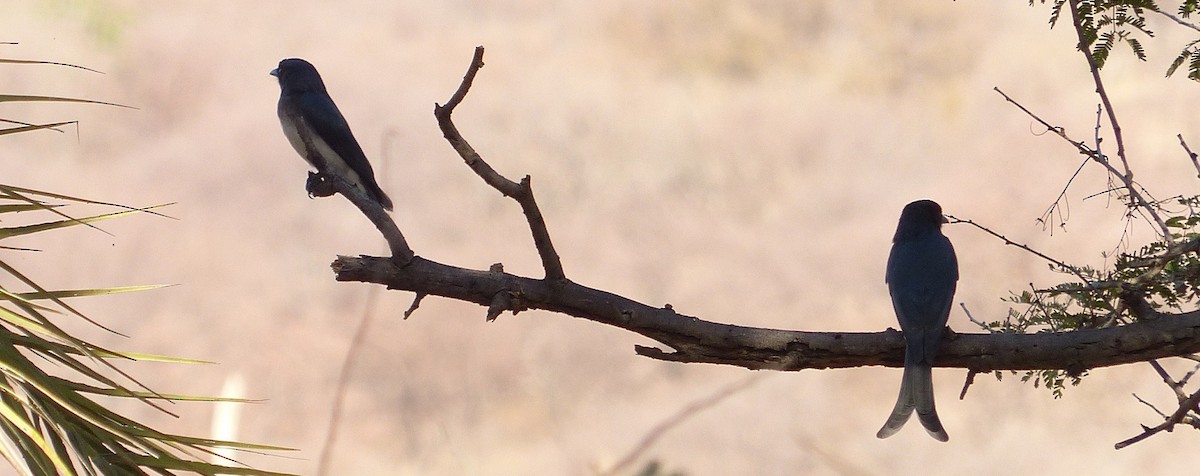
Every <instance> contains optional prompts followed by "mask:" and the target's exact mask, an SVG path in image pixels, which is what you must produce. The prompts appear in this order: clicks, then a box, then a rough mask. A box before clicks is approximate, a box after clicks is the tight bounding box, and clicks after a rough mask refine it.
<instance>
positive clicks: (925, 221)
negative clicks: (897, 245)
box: [892, 200, 947, 242]
mask: <svg viewBox="0 0 1200 476" xmlns="http://www.w3.org/2000/svg"><path fill="white" fill-rule="evenodd" d="M946 222H947V220H946V217H945V216H944V215H942V206H941V205H938V204H937V202H935V201H933V200H917V201H915V202H912V203H909V204H908V205H905V206H904V211H902V212H900V224H899V225H897V226H896V236H895V237H893V238H892V241H893V242H896V241H904V240H908V239H912V238H915V237H917V236H921V235H923V234H926V233H934V232H938V231H939V230H941V229H942V224H943V223H946Z"/></svg>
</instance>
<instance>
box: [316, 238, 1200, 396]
mask: <svg viewBox="0 0 1200 476" xmlns="http://www.w3.org/2000/svg"><path fill="white" fill-rule="evenodd" d="M332 268H333V271H334V273H335V275H336V279H337V280H338V281H354V282H368V283H376V284H382V285H385V286H387V287H388V288H389V289H398V290H405V291H413V292H423V293H426V294H429V295H431V296H441V297H446V298H450V299H455V300H459V301H465V302H473V303H476V304H479V305H480V306H485V307H487V306H491V305H492V303H493V301H494V300H495V299H496V296H497V295H498V294H500V293H505V295H506V296H507V298H508V299H513V300H515V301H517V302H519V303H520V307H519V309H518V310H525V309H539V310H545V311H550V312H555V313H560V314H566V315H569V316H574V317H580V318H583V319H588V320H591V321H595V322H599V323H602V324H608V325H611V326H615V327H619V328H622V329H626V330H629V331H631V332H636V333H638V334H641V335H644V336H646V337H649V338H651V339H654V340H655V341H658V342H661V343H662V344H664V345H666V346H667V347H669V348H670V349H672V350H671V351H664V350H662V349H659V348H655V347H645V346H635V351H636V352H637V353H638V354H640V355H644V356H647V357H651V358H656V359H660V360H667V361H673V362H696V363H711V364H723V365H734V366H739V367H745V368H748V369H774V370H789V371H790V370H801V369H826V368H849V367H861V366H867V365H882V366H887V367H902V366H903V365H904V358H903V356H904V339H903V338H902V337H901V334H900V332H899V331H896V330H887V331H883V332H803V331H789V330H778V329H765V328H756V327H745V326H737V325H731V324H721V323H717V322H710V321H705V320H701V319H698V318H695V317H692V316H687V315H683V314H679V313H678V312H676V310H675V309H671V308H665V307H651V306H648V305H646V304H642V303H639V302H637V301H634V300H631V299H628V298H625V297H622V296H618V295H616V294H612V293H609V292H605V291H601V290H597V289H593V288H589V287H586V286H582V285H579V284H577V283H574V282H571V281H564V282H558V283H553V282H548V281H546V280H541V279H532V278H527V277H522V276H515V275H512V274H509V273H496V272H490V271H483V270H472V269H465V268H459V267H455V266H450V265H445V264H441V263H437V262H433V261H429V260H426V259H424V258H421V257H419V256H418V257H415V258H413V260H412V262H411V263H409V264H408V265H407V266H398V265H397V264H395V263H393V262H392V261H391V260H388V259H386V258H377V257H370V256H359V257H349V256H339V257H338V258H337V260H335V261H334V262H333V264H332ZM881 320H882V319H881ZM1196 352H1200V311H1192V312H1187V313H1181V314H1163V315H1162V317H1161V318H1159V319H1151V320H1145V321H1138V322H1135V323H1132V324H1127V325H1122V326H1116V327H1108V328H1103V329H1085V330H1077V331H1071V332H1044V333H1038V334H1016V333H995V334H953V335H948V336H947V337H946V338H945V339H944V340H943V342H942V347H941V350H940V351H939V353H938V359H937V362H936V363H935V365H936V366H938V367H954V368H966V369H972V370H975V371H978V372H987V371H991V370H1041V369H1062V370H1068V371H1082V370H1084V369H1089V368H1096V367H1107V366H1112V365H1120V364H1127V363H1133V362H1142V361H1146V360H1149V359H1155V358H1163V357H1171V356H1178V355H1181V354H1191V353H1196Z"/></svg>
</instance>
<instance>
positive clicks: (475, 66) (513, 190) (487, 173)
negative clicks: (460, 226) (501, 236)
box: [433, 46, 566, 281]
mask: <svg viewBox="0 0 1200 476" xmlns="http://www.w3.org/2000/svg"><path fill="white" fill-rule="evenodd" d="M482 67H483V47H482V46H477V47H475V56H474V57H473V58H472V59H471V66H470V67H468V68H467V73H466V74H465V75H464V76H463V80H462V83H461V84H459V86H458V89H457V90H455V91H454V95H453V96H451V97H450V100H449V101H447V102H446V105H445V106H442V105H438V104H434V106H433V115H434V116H435V117H437V121H438V127H440V128H441V129H442V135H443V136H444V137H445V138H446V140H447V141H448V142H450V145H451V146H453V147H454V150H455V151H457V152H458V155H459V156H461V157H462V159H463V161H464V162H466V163H467V166H469V167H471V170H473V171H474V172H475V174H476V175H479V177H480V178H482V179H483V181H484V182H487V184H488V185H491V186H492V188H495V189H496V190H497V191H499V192H500V193H501V194H503V195H504V196H506V197H509V198H512V199H513V200H516V201H517V203H518V204H520V205H521V211H522V212H524V213H525V220H526V221H528V222H529V231H530V232H531V233H532V234H533V244H534V246H535V247H536V248H537V251H538V256H539V257H540V258H541V260H542V268H543V270H544V271H545V272H546V280H548V281H563V280H565V279H566V274H565V273H564V272H563V267H562V260H561V259H560V258H559V257H558V252H557V251H555V250H554V244H553V243H552V242H551V241H550V232H549V231H547V229H546V220H545V218H544V217H543V216H542V212H541V210H539V209H538V205H537V200H535V199H534V197H533V186H532V185H531V184H530V177H529V176H528V175H526V176H525V178H523V179H521V182H520V183H517V182H513V181H512V180H509V179H507V178H505V177H504V176H502V175H500V174H499V173H498V172H496V169H493V168H492V166H491V165H488V163H487V162H485V161H484V160H483V157H481V156H480V155H479V153H478V152H476V151H475V149H474V148H473V147H471V145H470V144H469V143H467V140H466V139H464V138H463V136H462V134H461V133H459V132H458V128H457V127H456V126H455V125H454V122H453V121H452V120H451V119H450V115H451V114H453V113H454V108H455V107H457V106H458V105H459V103H461V102H462V100H463V98H465V97H466V95H467V91H468V90H470V89H471V84H472V83H473V82H474V81H475V75H476V73H478V72H479V69H480V68H482Z"/></svg>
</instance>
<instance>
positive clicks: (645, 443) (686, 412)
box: [600, 374, 767, 476]
mask: <svg viewBox="0 0 1200 476" xmlns="http://www.w3.org/2000/svg"><path fill="white" fill-rule="evenodd" d="M766 375H767V374H751V375H749V376H747V377H745V378H742V379H740V380H738V381H736V382H734V383H732V384H729V385H727V386H725V387H724V388H722V389H720V390H717V391H716V392H713V393H712V394H711V395H708V396H706V397H704V398H701V399H699V400H696V401H693V402H691V403H689V404H687V405H686V406H684V407H683V408H682V409H680V410H679V411H678V412H675V414H674V415H671V416H670V417H668V418H667V419H665V420H663V421H662V422H660V423H659V424H657V425H654V427H653V428H651V429H650V431H649V432H647V433H646V435H645V436H643V437H642V439H641V441H638V443H637V445H634V447H633V449H632V450H630V451H629V453H626V454H625V456H624V457H622V458H621V459H620V460H619V461H617V463H616V464H614V465H613V466H612V467H611V468H609V469H608V470H607V471H603V472H601V473H600V474H601V475H605V476H611V475H614V474H624V473H623V472H622V471H623V470H624V469H625V468H626V467H628V466H629V465H631V464H633V463H634V462H636V461H637V460H638V458H640V457H641V456H642V454H643V453H645V452H646V450H649V449H650V447H651V446H652V445H654V443H655V442H656V441H658V439H659V438H661V437H662V436H663V435H664V434H665V433H666V432H668V431H670V430H671V429H673V428H675V427H677V426H679V425H680V424H681V423H683V422H685V421H687V420H688V419H689V418H691V417H693V416H696V415H697V414H698V413H700V412H702V411H704V410H706V409H708V408H711V407H712V406H714V405H716V404H718V403H721V401H722V400H725V399H726V398H729V397H730V396H733V395H735V394H737V393H738V392H741V391H743V390H746V389H748V388H750V387H751V386H753V385H754V384H755V383H758V381H759V380H761V379H762V377H765V376H766Z"/></svg>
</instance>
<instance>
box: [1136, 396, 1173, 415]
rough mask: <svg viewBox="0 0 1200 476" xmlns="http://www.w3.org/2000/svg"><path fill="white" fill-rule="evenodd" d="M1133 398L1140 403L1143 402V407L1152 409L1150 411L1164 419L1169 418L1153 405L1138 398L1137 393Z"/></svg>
mask: <svg viewBox="0 0 1200 476" xmlns="http://www.w3.org/2000/svg"><path fill="white" fill-rule="evenodd" d="M1133 398H1135V399H1137V401H1138V402H1141V404H1142V405H1145V406H1148V407H1150V409H1151V410H1154V413H1157V414H1158V416H1160V417H1163V418H1164V419H1165V418H1167V414H1166V413H1163V412H1162V410H1159V409H1158V407H1156V406H1154V404H1153V403H1150V402H1147V401H1145V400H1143V399H1142V397H1139V396H1138V394H1136V393H1135V394H1133Z"/></svg>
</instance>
